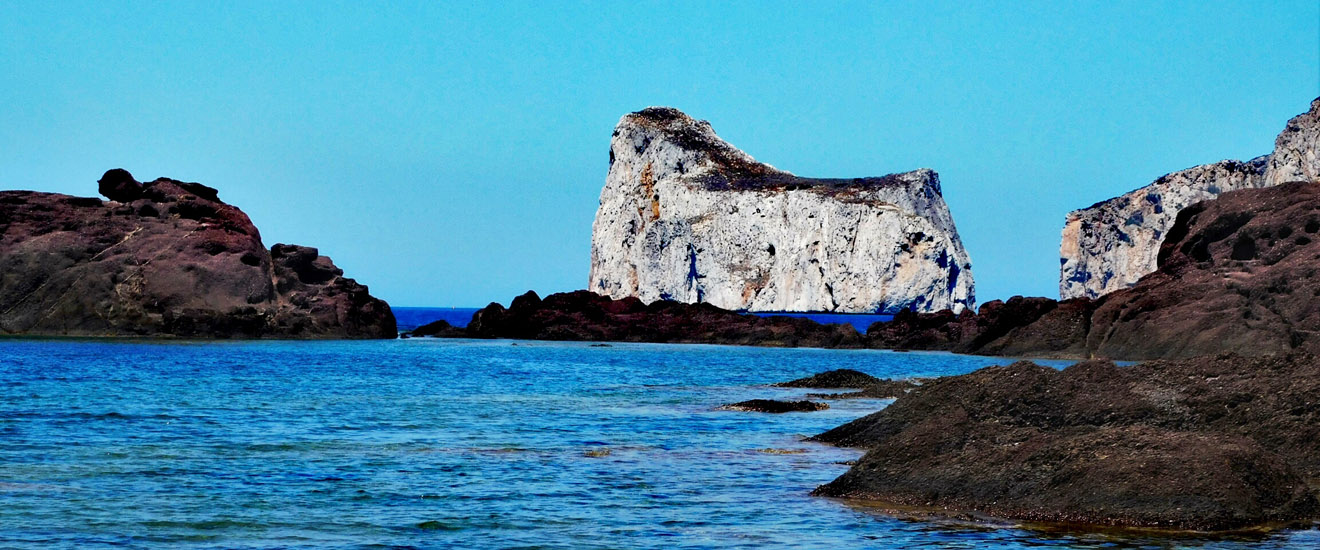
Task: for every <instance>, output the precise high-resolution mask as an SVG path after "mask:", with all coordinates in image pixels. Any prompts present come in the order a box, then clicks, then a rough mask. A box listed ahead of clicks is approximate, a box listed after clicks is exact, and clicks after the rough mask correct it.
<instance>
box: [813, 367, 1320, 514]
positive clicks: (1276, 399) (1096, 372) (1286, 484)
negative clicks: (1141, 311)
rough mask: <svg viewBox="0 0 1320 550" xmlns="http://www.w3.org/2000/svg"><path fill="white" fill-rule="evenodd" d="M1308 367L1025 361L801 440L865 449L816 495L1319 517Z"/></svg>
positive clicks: (918, 394)
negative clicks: (1046, 363) (1055, 364)
mask: <svg viewBox="0 0 1320 550" xmlns="http://www.w3.org/2000/svg"><path fill="white" fill-rule="evenodd" d="M1317 377H1320V361H1317V359H1316V358H1315V356H1312V355H1307V354H1284V355H1276V356H1267V357H1259V358H1244V357H1240V356H1236V355H1229V354H1225V355H1219V356H1205V357H1198V358H1194V359H1187V360H1181V361H1152V362H1149V363H1143V364H1140V365H1135V366H1129V367H1118V366H1115V365H1114V364H1113V363H1110V362H1103V361H1090V362H1084V363H1079V364H1077V365H1073V366H1071V367H1068V368H1067V369H1064V370H1062V371H1058V370H1055V369H1052V368H1048V367H1042V366H1039V365H1036V364H1033V363H1029V362H1025V361H1023V362H1018V363H1014V364H1012V365H1009V366H1001V367H989V368H985V369H981V370H978V371H976V372H973V373H971V374H965V375H962V376H952V377H947V378H940V379H936V380H932V381H928V382H927V383H925V384H922V385H921V386H920V387H918V388H916V389H914V390H912V391H911V392H910V393H907V394H905V395H900V396H899V397H898V400H897V401H895V402H894V404H893V405H890V406H889V407H888V408H886V409H884V410H881V411H880V412H877V413H875V414H872V415H870V416H866V417H863V418H860V419H858V420H855V421H852V422H850V423H848V424H845V425H843V426H840V427H838V428H835V429H833V430H830V431H828V432H825V433H823V434H821V435H818V436H816V437H815V438H813V439H815V440H817V441H822V442H826V443H832V444H835V445H843V446H850V447H861V448H864V449H866V450H867V453H866V455H865V456H863V457H862V458H861V460H859V461H858V462H857V464H856V465H855V466H853V467H852V469H851V470H849V471H848V473H846V474H844V475H843V476H841V477H839V478H838V479H836V480H834V481H832V482H830V483H829V484H826V485H824V486H821V487H820V488H818V489H817V490H816V494H818V495H826V496H834V497H851V498H863V499H868V500H872V501H881V502H885V503H888V504H891V505H904V506H916V507H920V508H921V509H926V510H930V511H931V512H932V513H935V514H964V513H969V512H970V513H981V514H988V515H992V516H998V517H1005V518H1015V519H1022V520H1030V521H1057V522H1069V523H1082V524H1091V525H1114V526H1131V527H1148V528H1164V529H1180V530H1204V531H1213V530H1231V529H1244V528H1252V527H1262V526H1270V525H1273V526H1276V527H1277V526H1278V525H1279V524H1281V523H1287V522H1304V523H1303V524H1307V523H1309V522H1310V520H1313V519H1316V518H1317V517H1320V503H1318V502H1317V493H1316V489H1315V484H1314V480H1315V479H1317V475H1320V427H1318V426H1320V424H1317V421H1318V420H1320V408H1317V407H1316V406H1315V402H1316V401H1315V400H1316V397H1315V395H1316V392H1317V391H1320V383H1317V380H1318V379H1320V378H1317Z"/></svg>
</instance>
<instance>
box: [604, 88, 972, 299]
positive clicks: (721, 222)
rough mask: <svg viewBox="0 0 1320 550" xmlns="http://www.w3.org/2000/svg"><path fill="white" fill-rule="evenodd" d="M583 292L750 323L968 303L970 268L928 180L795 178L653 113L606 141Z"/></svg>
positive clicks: (690, 122) (925, 173)
mask: <svg viewBox="0 0 1320 550" xmlns="http://www.w3.org/2000/svg"><path fill="white" fill-rule="evenodd" d="M588 288H589V289H590V290H592V291H595V292H597V293H600V294H604V295H607V296H610V297H612V298H616V299H617V298H624V297H628V296H636V297H638V298H640V299H641V300H643V301H645V302H652V301H655V300H662V299H669V300H677V301H681V302H688V303H695V302H705V303H710V304H713V305H715V306H718V307H721V308H725V309H735V310H750V311H833V312H855V313H859V312H877V311H879V312H894V311H898V310H901V309H907V308H911V309H915V310H917V311H935V310H940V309H953V310H955V311H961V310H962V309H964V308H967V307H971V306H973V305H974V303H975V293H974V286H973V281H972V272H971V261H970V260H969V258H968V256H967V251H966V250H964V249H963V245H962V242H961V241H960V240H959V238H958V231H957V230H956V229H955V228H954V225H953V218H952V216H950V214H949V209H948V206H947V205H945V203H944V198H943V197H942V196H941V195H940V184H939V177H938V175H936V174H935V172H933V171H931V170H927V169H922V170H916V171H913V172H908V173H904V174H893V175H888V176H883V177H878V178H859V179H811V178H800V177H797V176H794V175H793V174H790V173H788V172H785V171H782V170H778V169H776V168H774V167H772V166H770V165H767V164H762V163H760V162H757V161H756V160H755V159H753V158H752V157H750V156H748V155H747V154H746V153H743V152H742V151H739V150H738V149H736V148H734V147H733V146H732V145H730V144H728V143H727V142H725V141H724V140H722V139H720V138H719V137H718V136H716V135H715V132H714V130H712V129H711V126H710V124H709V123H707V122H705V121H698V120H694V119H693V118H691V117H689V116H687V115H686V114H683V113H682V112H680V111H678V110H676V109H670V108H662V107H652V108H648V109H644V110H642V111H639V112H636V113H632V114H629V115H626V116H624V117H623V118H622V119H621V120H620V121H619V124H618V126H617V127H616V128H615V130H614V136H613V139H612V140H611V143H610V170H609V175H608V176H607V178H606V180H605V188H604V190H602V191H601V195H600V208H599V210H597V212H596V220H595V223H594V224H593V226H592V240H591V274H590V280H589V286H588Z"/></svg>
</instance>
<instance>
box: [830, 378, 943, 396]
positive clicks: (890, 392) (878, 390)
mask: <svg viewBox="0 0 1320 550" xmlns="http://www.w3.org/2000/svg"><path fill="white" fill-rule="evenodd" d="M919 385H920V384H918V383H917V382H916V381H914V380H876V381H875V382H874V383H872V384H869V385H867V386H864V387H862V388H861V391H852V392H843V393H809V394H807V397H809V398H812V399H896V398H898V397H899V396H902V395H903V394H906V393H907V392H909V391H912V390H913V389H915V388H917V387H918V386H919Z"/></svg>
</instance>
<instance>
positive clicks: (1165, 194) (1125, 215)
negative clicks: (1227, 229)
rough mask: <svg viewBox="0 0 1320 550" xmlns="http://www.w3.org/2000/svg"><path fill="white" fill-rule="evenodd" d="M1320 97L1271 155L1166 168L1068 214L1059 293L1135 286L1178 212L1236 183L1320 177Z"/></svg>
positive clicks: (1150, 267) (1090, 293)
mask: <svg viewBox="0 0 1320 550" xmlns="http://www.w3.org/2000/svg"><path fill="white" fill-rule="evenodd" d="M1317 140H1320V99H1317V100H1316V101H1314V102H1312V104H1311V109H1310V111H1308V112H1306V113H1303V114H1301V115H1298V116H1296V117H1294V118H1293V119H1292V120H1289V121H1288V124H1287V126H1286V127H1285V128H1284V130H1283V131H1282V132H1281V133H1280V134H1279V136H1278V138H1277V139H1275V142H1274V151H1273V152H1271V153H1270V154H1268V155H1264V156H1261V157H1257V158H1255V159H1252V160H1250V161H1246V162H1241V161H1235V160H1225V161H1220V162H1217V163H1214V164H1206V165H1203V166H1196V167H1192V168H1188V169H1186V170H1181V171H1178V172H1173V173H1171V174H1166V175H1164V176H1161V177H1160V178H1159V179H1157V180H1155V182H1154V183H1151V184H1150V185H1147V186H1145V187H1142V188H1140V189H1137V190H1135V191H1132V192H1129V193H1125V194H1123V195H1120V196H1118V197H1114V198H1112V199H1109V200H1105V201H1101V202H1099V203H1096V204H1094V205H1092V206H1090V207H1088V208H1084V209H1081V210H1077V211H1074V212H1072V213H1070V214H1068V217H1067V220H1066V221H1065V223H1064V227H1063V238H1062V240H1061V242H1060V245H1059V256H1060V261H1059V263H1060V267H1059V296H1060V297H1061V298H1062V299H1070V298H1098V297H1100V296H1103V295H1105V294H1108V293H1110V292H1113V291H1115V290H1120V289H1123V288H1128V287H1131V286H1132V285H1134V284H1136V282H1137V281H1138V280H1139V279H1140V278H1141V277H1142V276H1144V275H1146V274H1147V273H1151V272H1153V271H1155V269H1156V268H1157V267H1158V264H1157V256H1158V254H1159V250H1160V243H1161V242H1163V240H1164V238H1165V236H1166V235H1167V233H1168V232H1169V230H1170V229H1172V227H1173V224H1174V222H1175V220H1176V218H1177V215H1178V212H1180V211H1181V210H1182V209H1184V208H1187V207H1188V206H1191V205H1193V204H1196V203H1198V202H1202V201H1206V200H1210V199H1214V198H1215V197H1218V196H1219V195H1220V194H1222V193H1226V192H1229V191H1235V190H1239V189H1256V188H1262V187H1272V186H1275V185H1279V184H1283V183H1288V182H1293V181H1316V180H1317V179H1320V157H1317V155H1316V151H1317V150H1318V149H1317V148H1316V146H1317Z"/></svg>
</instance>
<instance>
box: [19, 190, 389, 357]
mask: <svg viewBox="0 0 1320 550" xmlns="http://www.w3.org/2000/svg"><path fill="white" fill-rule="evenodd" d="M99 184H100V186H99V188H100V191H101V192H102V193H103V194H104V195H105V196H106V197H107V198H109V199H111V200H110V201H109V202H104V201H102V200H100V199H96V198H83V197H71V196H68V195H61V194H56V193H38V192H32V191H3V192H0V333H5V334H30V335H63V336H175V337H200V338H210V337H217V338H394V337H395V336H396V329H395V323H394V315H393V313H392V312H391V311H390V309H389V306H388V305H387V304H386V303H385V302H383V301H381V300H379V299H376V298H374V297H372V296H371V295H370V294H369V293H368V292H367V287H365V286H363V285H360V284H358V283H356V282H355V281H354V280H353V279H348V278H345V277H344V276H343V272H342V271H341V270H340V269H339V268H337V267H335V266H334V264H333V263H332V262H331V261H330V259H329V258H326V257H324V256H320V255H319V254H318V253H317V250H316V249H315V248H308V247H301V246H296V245H280V244H277V245H275V246H274V247H272V249H271V250H269V251H268V250H266V248H265V246H264V245H263V244H262V242H261V235H260V233H259V232H258V231H257V228H256V227H255V226H253V224H252V222H251V220H249V219H248V217H247V215H246V214H244V213H243V212H242V211H240V210H239V209H238V208H235V207H234V206H231V205H229V204H225V203H224V202H223V201H221V200H220V199H219V197H218V193H217V192H216V190H215V189H213V188H210V187H207V186H205V185H201V184H198V183H188V182H182V181H176V180H171V179H166V178H161V179H157V180H155V181H152V182H148V183H145V184H142V183H138V182H137V181H136V180H135V179H134V178H133V177H132V175H130V174H129V173H128V172H127V171H124V170H120V169H115V170H111V171H109V172H106V174H105V175H104V176H103V177H102V178H101V180H100V182H99Z"/></svg>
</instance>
